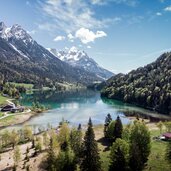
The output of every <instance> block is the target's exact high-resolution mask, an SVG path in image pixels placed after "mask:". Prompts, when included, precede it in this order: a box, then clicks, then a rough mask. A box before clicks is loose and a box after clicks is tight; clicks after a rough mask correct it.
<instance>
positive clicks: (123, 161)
mask: <svg viewBox="0 0 171 171" xmlns="http://www.w3.org/2000/svg"><path fill="white" fill-rule="evenodd" d="M128 157H129V144H128V143H127V142H126V141H125V140H122V139H119V138H118V139H117V140H116V141H115V142H114V143H113V145H112V147H111V152H110V166H109V171H113V170H114V171H115V170H116V171H127V170H128Z"/></svg>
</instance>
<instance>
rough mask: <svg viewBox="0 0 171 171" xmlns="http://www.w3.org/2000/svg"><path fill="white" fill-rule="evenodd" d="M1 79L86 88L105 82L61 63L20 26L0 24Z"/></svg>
mask: <svg viewBox="0 0 171 171" xmlns="http://www.w3.org/2000/svg"><path fill="white" fill-rule="evenodd" d="M0 78H1V79H4V80H6V81H14V82H24V83H33V84H36V85H37V86H42V85H46V86H52V85H55V84H57V83H72V84H81V85H89V84H92V83H93V82H97V81H103V80H104V79H103V78H101V77H99V76H97V75H96V74H94V73H92V72H89V71H88V70H85V69H84V68H81V67H73V66H71V65H70V64H68V63H67V62H64V61H61V60H60V59H58V58H57V57H56V55H54V54H52V53H50V52H49V51H48V50H47V49H45V48H44V47H43V46H41V45H39V44H38V43H37V42H36V41H35V40H33V38H32V37H31V36H30V35H29V34H28V32H27V31H26V30H24V29H23V28H22V27H21V26H20V25H18V24H15V25H13V26H12V27H10V28H8V27H6V25H5V24H4V23H3V22H1V23H0Z"/></svg>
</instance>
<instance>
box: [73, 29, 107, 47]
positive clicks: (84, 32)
mask: <svg viewBox="0 0 171 171" xmlns="http://www.w3.org/2000/svg"><path fill="white" fill-rule="evenodd" d="M105 36H107V34H106V33H105V32H104V31H97V32H96V33H94V32H93V31H91V30H89V29H86V28H80V29H79V30H77V31H76V33H75V37H76V38H79V39H80V40H81V42H82V43H84V44H87V43H89V42H94V40H95V39H97V38H100V37H105Z"/></svg>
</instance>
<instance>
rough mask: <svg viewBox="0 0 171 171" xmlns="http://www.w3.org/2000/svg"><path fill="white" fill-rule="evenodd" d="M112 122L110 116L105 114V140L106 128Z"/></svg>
mask: <svg viewBox="0 0 171 171" xmlns="http://www.w3.org/2000/svg"><path fill="white" fill-rule="evenodd" d="M111 121H112V117H111V115H110V113H108V114H107V116H106V119H105V124H104V136H105V137H106V138H107V128H108V126H109V124H110V123H111Z"/></svg>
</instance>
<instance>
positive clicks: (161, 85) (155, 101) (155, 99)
mask: <svg viewBox="0 0 171 171" xmlns="http://www.w3.org/2000/svg"><path fill="white" fill-rule="evenodd" d="M101 95H102V97H107V98H111V99H117V100H122V101H124V102H128V103H132V104H136V105H138V106H141V107H144V108H148V109H151V110H154V111H157V112H160V113H163V114H171V52H170V53H164V54H162V55H161V56H160V57H159V58H158V59H157V60H156V61H155V62H153V63H151V64H148V65H147V66H145V67H140V68H138V69H137V70H133V71H131V72H129V73H128V74H126V75H123V74H118V75H116V76H114V77H112V78H111V79H109V80H108V81H107V86H106V87H105V88H103V90H102V92H101Z"/></svg>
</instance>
